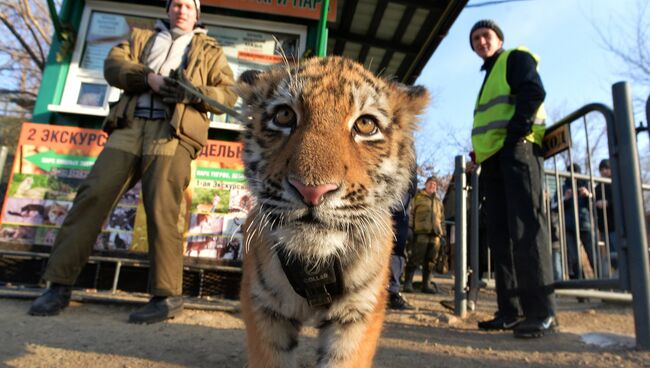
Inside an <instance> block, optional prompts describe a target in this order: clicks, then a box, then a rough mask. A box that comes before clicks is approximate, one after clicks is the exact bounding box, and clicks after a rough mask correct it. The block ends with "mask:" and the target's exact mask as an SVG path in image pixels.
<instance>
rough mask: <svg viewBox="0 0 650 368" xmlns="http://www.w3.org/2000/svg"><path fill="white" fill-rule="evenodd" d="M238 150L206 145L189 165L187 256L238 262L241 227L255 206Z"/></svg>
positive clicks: (219, 143)
mask: <svg viewBox="0 0 650 368" xmlns="http://www.w3.org/2000/svg"><path fill="white" fill-rule="evenodd" d="M241 150H242V146H241V144H240V143H238V142H222V141H209V142H208V144H207V145H206V147H205V148H204V149H203V151H202V152H201V154H200V156H199V157H198V158H197V159H196V160H195V161H194V163H193V164H192V182H191V184H190V192H191V193H190V198H191V203H190V205H189V206H188V207H189V221H188V222H189V226H188V231H187V236H186V238H185V255H186V256H190V257H202V258H211V259H217V260H241V257H242V246H243V238H242V232H243V225H244V222H245V221H246V216H247V215H248V212H249V211H250V210H251V209H252V208H253V204H254V202H253V198H252V196H251V194H250V193H249V192H248V190H247V188H246V182H245V178H244V164H243V162H242V161H241Z"/></svg>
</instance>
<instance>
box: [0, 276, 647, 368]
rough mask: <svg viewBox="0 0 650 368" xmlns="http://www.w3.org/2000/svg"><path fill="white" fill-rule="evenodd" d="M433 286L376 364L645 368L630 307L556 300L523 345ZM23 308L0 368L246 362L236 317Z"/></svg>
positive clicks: (92, 307)
mask: <svg viewBox="0 0 650 368" xmlns="http://www.w3.org/2000/svg"><path fill="white" fill-rule="evenodd" d="M437 282H438V283H439V285H440V286H441V290H442V292H441V293H440V294H438V295H423V294H419V293H416V294H408V297H409V300H410V301H411V303H412V304H413V305H415V306H416V307H417V309H416V310H414V311H405V312H402V311H399V312H397V311H389V312H388V314H387V317H386V323H385V327H384V331H383V333H382V336H381V340H380V343H379V349H378V352H377V356H376V357H375V366H376V367H409V368H418V367H463V368H466V367H521V366H524V365H526V366H533V367H535V366H538V367H542V366H544V367H547V366H550V367H576V366H586V367H608V368H611V367H650V352H648V351H636V350H635V349H634V348H633V346H634V321H633V315H632V309H631V305H629V304H615V303H604V302H602V301H600V300H591V301H590V302H586V303H578V301H577V300H576V299H575V298H569V297H560V298H558V309H559V321H560V329H559V331H558V332H557V333H554V334H552V335H549V336H546V337H544V338H541V339H534V340H520V339H515V338H513V337H512V334H511V333H509V332H498V333H487V332H483V331H478V330H477V329H476V322H477V321H479V320H481V319H485V318H489V317H490V316H491V313H492V312H493V311H494V308H495V295H494V293H493V292H491V291H486V292H482V293H481V297H480V300H479V303H478V307H477V310H476V311H475V312H472V313H470V314H469V315H468V317H467V318H465V319H459V318H456V317H454V316H453V315H452V314H450V313H448V311H447V310H445V309H444V308H443V307H442V306H441V305H440V303H439V302H440V300H443V299H451V298H453V296H452V294H451V284H450V282H451V281H450V280H448V279H437ZM29 304H30V301H29V300H20V299H11V298H0V366H6V367H25V368H27V367H29V368H37V367H84V366H85V367H121V368H123V367H243V366H245V362H246V358H245V347H244V330H243V328H244V325H243V322H242V320H241V318H240V315H239V314H238V313H236V312H234V313H228V312H219V311H205V310H186V311H185V313H184V314H183V315H182V316H180V317H178V318H176V319H174V320H172V321H169V322H167V323H160V324H154V325H131V324H127V323H126V320H127V316H128V313H129V312H130V311H131V310H132V309H133V308H134V306H133V305H128V304H106V303H79V302H73V303H72V304H71V306H70V307H69V308H68V309H66V310H65V311H64V312H63V313H62V314H61V315H60V316H57V317H31V316H28V315H27V313H26V312H27V309H28V307H29ZM315 335H316V332H315V330H314V329H311V328H308V329H306V330H305V331H304V333H303V337H302V338H301V344H300V347H299V356H300V363H301V367H311V366H313V362H314V356H315ZM585 341H598V342H599V344H590V343H587V342H585ZM608 343H609V344H610V345H607V344H608ZM606 345H607V346H606Z"/></svg>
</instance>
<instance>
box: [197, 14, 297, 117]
mask: <svg viewBox="0 0 650 368" xmlns="http://www.w3.org/2000/svg"><path fill="white" fill-rule="evenodd" d="M208 34H209V35H211V36H213V37H214V38H216V39H217V41H219V44H220V45H221V46H222V47H223V52H224V54H225V55H226V59H227V60H228V64H229V65H230V68H231V69H232V71H233V73H234V76H235V78H239V76H240V75H241V74H242V73H243V72H245V71H246V70H250V69H255V70H265V69H267V68H269V67H271V66H273V65H276V64H280V63H283V62H289V61H291V60H298V57H299V50H300V44H299V42H300V37H299V35H297V34H288V33H281V32H273V33H271V32H267V31H259V30H253V29H246V28H235V27H226V26H213V25H209V26H208ZM240 105H241V100H238V102H237V105H236V109H237V110H239V106H240ZM211 120H212V121H214V122H228V123H233V122H234V123H238V121H237V120H235V119H234V118H233V117H231V116H228V115H226V114H222V115H214V116H212V118H211Z"/></svg>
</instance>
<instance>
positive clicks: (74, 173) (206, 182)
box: [0, 123, 253, 260]
mask: <svg viewBox="0 0 650 368" xmlns="http://www.w3.org/2000/svg"><path fill="white" fill-rule="evenodd" d="M106 140H107V136H106V134H105V133H103V132H101V131H100V130H94V129H82V128H76V127H65V126H53V125H47V124H34V123H24V124H23V127H22V131H21V134H20V138H19V144H18V148H17V152H16V159H15V161H14V164H13V169H12V174H11V178H10V180H9V184H8V186H7V193H6V196H5V200H4V203H3V207H2V213H1V215H2V217H1V219H0V222H1V223H0V242H5V243H13V244H24V245H26V246H31V245H39V246H51V245H52V244H53V243H54V239H55V238H56V234H57V232H58V229H59V228H60V227H61V225H62V224H63V220H64V219H65V216H66V215H67V213H68V211H69V210H70V207H71V206H72V201H73V200H74V197H75V194H76V190H77V188H78V187H79V185H80V184H81V181H82V180H83V179H84V178H85V177H86V176H87V175H88V173H89V171H90V169H91V167H92V165H93V163H94V162H95V160H96V159H97V156H98V155H99V153H100V152H101V150H102V149H103V146H104V144H105V143H106ZM240 156H241V144H239V143H234V142H222V141H208V144H207V146H206V147H205V148H204V150H203V151H202V152H201V155H200V157H199V158H198V159H197V160H195V161H194V162H193V163H192V175H193V177H192V181H191V184H190V187H189V188H188V191H187V193H186V196H185V197H186V205H185V210H186V212H185V213H186V216H185V218H186V219H187V221H186V222H185V229H186V231H185V234H184V238H185V255H187V256H191V257H201V258H209V259H213V260H238V259H241V250H242V249H241V246H242V234H241V233H242V228H241V227H242V224H243V223H244V221H245V219H246V215H247V213H248V211H249V210H250V209H251V208H252V206H253V200H252V198H251V196H250V194H249V192H248V190H247V189H246V184H245V180H244V175H243V163H242V162H241V158H240ZM140 197H141V186H140V184H139V183H138V184H136V185H135V186H134V187H133V188H132V189H130V190H129V191H127V192H126V193H125V194H124V195H123V196H122V198H121V199H120V200H119V201H118V203H117V205H116V206H115V208H114V209H113V211H112V212H111V213H110V214H109V215H108V216H107V218H106V221H105V223H104V226H103V228H102V232H101V233H100V234H99V236H98V237H97V241H96V243H95V245H94V249H95V250H96V251H111V252H115V251H117V252H120V251H122V252H146V251H147V242H146V225H145V224H146V217H145V213H144V209H143V206H142V203H141V199H140Z"/></svg>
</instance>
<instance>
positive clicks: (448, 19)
mask: <svg viewBox="0 0 650 368" xmlns="http://www.w3.org/2000/svg"><path fill="white" fill-rule="evenodd" d="M468 1H469V0H338V1H337V8H338V9H337V17H336V18H337V19H336V22H335V23H334V24H331V25H330V28H329V39H328V54H330V55H331V54H335V55H344V56H347V57H349V58H351V59H355V60H358V61H359V62H361V63H362V64H364V65H366V66H367V67H368V68H369V69H370V70H372V71H373V72H375V73H378V74H381V75H383V76H384V77H387V78H391V79H394V80H397V81H399V82H402V83H406V84H413V83H414V82H415V80H416V79H417V78H418V76H419V75H420V73H421V72H422V69H423V68H424V66H425V65H426V63H427V62H428V61H429V58H430V57H431V55H433V52H434V51H435V50H436V48H437V47H438V45H440V42H441V41H442V40H443V38H444V37H445V36H446V35H447V32H448V31H449V29H450V28H451V25H452V24H453V23H454V21H455V20H456V18H458V15H459V14H460V12H461V10H462V9H463V7H465V5H466V4H467V2H468Z"/></svg>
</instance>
